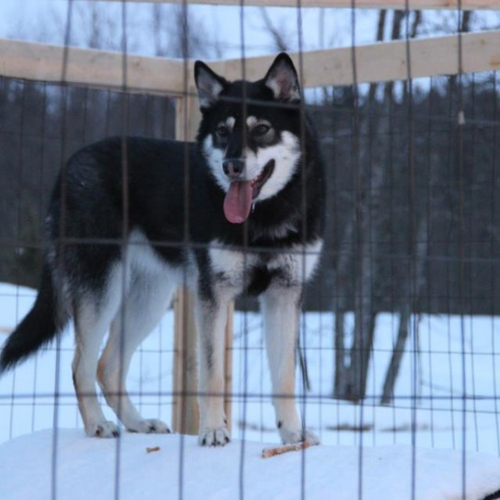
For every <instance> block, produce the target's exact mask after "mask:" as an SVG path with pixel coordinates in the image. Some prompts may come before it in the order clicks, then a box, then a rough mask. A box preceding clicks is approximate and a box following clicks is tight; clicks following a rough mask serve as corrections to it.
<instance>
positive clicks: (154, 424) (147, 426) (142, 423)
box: [127, 418, 170, 434]
mask: <svg viewBox="0 0 500 500" xmlns="http://www.w3.org/2000/svg"><path fill="white" fill-rule="evenodd" d="M127 430H128V431H129V432H140V433H142V434H169V433H170V429H169V428H168V425H167V424H166V423H165V422H163V421H161V420H158V419H156V418H148V419H143V420H138V421H137V422H134V423H133V424H131V425H127Z"/></svg>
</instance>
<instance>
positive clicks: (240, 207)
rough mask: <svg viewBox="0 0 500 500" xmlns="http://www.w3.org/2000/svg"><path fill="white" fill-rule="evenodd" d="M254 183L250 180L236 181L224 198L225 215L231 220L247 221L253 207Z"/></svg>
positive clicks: (234, 222)
mask: <svg viewBox="0 0 500 500" xmlns="http://www.w3.org/2000/svg"><path fill="white" fill-rule="evenodd" d="M252 194H253V193H252V184H251V182H250V181H234V182H231V185H230V186H229V191H228V192H227V194H226V198H225V200H224V215H225V216H226V219H227V220H228V221H229V222H232V223H233V224H241V223H242V222H245V221H246V220H247V218H248V215H249V214H250V209H251V208H252Z"/></svg>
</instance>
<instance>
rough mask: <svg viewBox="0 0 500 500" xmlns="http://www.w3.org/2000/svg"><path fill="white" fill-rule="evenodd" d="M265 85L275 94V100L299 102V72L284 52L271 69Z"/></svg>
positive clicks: (265, 79)
mask: <svg viewBox="0 0 500 500" xmlns="http://www.w3.org/2000/svg"><path fill="white" fill-rule="evenodd" d="M264 83H265V84H266V86H267V87H269V88H270V89H271V90H272V91H273V94H274V98H275V99H278V100H280V101H286V102H299V101H300V99H301V96H300V85H299V79H298V77H297V71H295V66H294V65H293V62H292V60H291V59H290V56H289V55H288V54H285V53H284V52H282V53H281V54H280V55H279V56H278V57H276V59H275V60H274V62H273V64H272V65H271V67H270V68H269V71H268V72H267V75H266V76H265V78H264Z"/></svg>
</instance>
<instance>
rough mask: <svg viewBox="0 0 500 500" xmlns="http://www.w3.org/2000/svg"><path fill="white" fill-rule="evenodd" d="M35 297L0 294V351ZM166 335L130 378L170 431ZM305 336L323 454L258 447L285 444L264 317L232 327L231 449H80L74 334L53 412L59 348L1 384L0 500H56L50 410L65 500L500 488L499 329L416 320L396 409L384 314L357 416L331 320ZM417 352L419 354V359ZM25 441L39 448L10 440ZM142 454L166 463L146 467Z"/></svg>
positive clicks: (151, 344) (149, 345) (145, 408)
mask: <svg viewBox="0 0 500 500" xmlns="http://www.w3.org/2000/svg"><path fill="white" fill-rule="evenodd" d="M33 297H34V294H33V291H31V290H28V289H23V288H16V287H13V286H10V285H0V342H2V337H4V338H6V334H7V332H8V331H10V330H11V329H12V328H13V327H14V326H15V324H16V323H17V321H18V320H19V319H20V318H21V317H22V315H23V314H24V313H25V312H26V311H27V309H28V308H29V307H30V304H31V303H32V301H33ZM172 322H173V316H172V314H171V313H167V314H166V316H165V318H164V319H163V321H162V323H161V324H160V326H159V327H158V329H157V330H156V331H155V332H154V333H153V334H152V335H151V336H150V337H149V338H148V339H147V340H146V341H145V342H144V344H143V346H142V348H141V350H140V352H138V353H137V354H136V357H135V359H134V361H133V366H132V368H131V371H130V376H129V386H130V390H131V391H132V392H133V393H134V399H135V401H136V402H137V404H138V406H139V407H140V408H141V410H142V412H143V413H144V415H145V416H148V417H159V418H162V419H164V420H165V421H167V422H168V423H170V422H171V415H170V414H171V396H170V391H171V387H172ZM303 328H304V336H303V337H304V338H305V339H306V343H305V347H306V353H307V363H308V369H309V375H310V380H311V391H310V392H309V393H307V394H303V391H302V389H301V383H300V377H298V382H297V386H298V391H299V394H301V399H300V400H301V409H302V411H303V413H304V416H305V419H306V423H307V427H309V428H311V429H312V430H314V431H315V432H316V433H318V434H319V435H320V437H321V440H322V443H323V446H321V447H318V448H314V449H312V448H311V449H308V450H306V452H304V453H301V452H299V453H289V454H287V455H283V456H280V457H274V458H272V459H267V460H263V459H262V458H260V451H261V449H262V448H263V447H264V445H263V444H262V443H277V442H278V435H277V433H276V431H275V429H274V415H273V410H272V406H271V403H270V384H269V377H268V373H267V366H266V359H265V352H264V350H263V338H262V325H261V319H260V316H259V315H258V314H246V315H243V314H238V315H237V316H236V318H235V343H234V353H233V360H234V365H233V366H234V373H233V376H234V386H233V392H234V403H233V439H234V440H235V441H234V442H233V443H232V445H230V446H228V447H226V448H224V449H223V450H204V449H200V448H198V447H197V445H196V444H195V439H194V438H191V437H186V438H180V437H179V436H135V435H129V434H124V435H123V437H122V439H120V440H119V441H118V444H117V442H114V441H105V442H104V441H99V440H92V439H87V438H85V437H84V436H83V432H82V430H81V429H82V425H81V420H80V417H79V415H78V411H77V408H76V399H75V396H74V392H73V387H72V382H71V374H70V364H71V358H72V345H73V340H72V332H66V333H65V335H64V336H63V337H62V338H61V344H60V347H59V350H60V365H61V377H60V378H59V381H58V386H57V390H58V393H59V399H58V401H57V406H55V400H54V392H55V388H56V387H55V371H56V353H55V348H54V347H55V346H50V347H49V349H47V350H46V351H45V352H43V353H40V355H38V356H37V357H36V358H34V359H31V360H29V361H27V362H26V363H25V364H23V365H21V366H20V367H19V368H18V369H17V370H15V371H14V372H12V373H9V374H7V375H5V376H4V377H2V378H1V379H0V422H1V424H0V443H2V442H4V444H3V445H0V499H3V498H8V499H9V500H10V499H11V498H19V499H21V498H23V499H24V498H30V499H38V498H39V499H42V498H50V488H51V484H52V483H51V481H52V478H53V475H52V473H51V471H52V464H53V462H52V458H51V457H52V456H53V454H52V443H53V437H52V432H51V431H50V430H42V429H51V428H52V427H53V422H54V408H55V407H56V408H57V411H56V415H57V423H58V427H59V428H60V429H62V430H61V431H60V432H59V433H58V434H57V436H58V437H57V443H58V447H57V453H56V455H55V456H56V458H57V467H56V469H55V470H56V472H57V475H56V483H57V488H58V489H57V495H58V496H57V498H63V499H64V498H70V497H69V496H67V494H66V492H70V491H72V492H73V495H72V496H71V498H99V499H100V498H103V499H104V498H110V497H111V496H112V494H113V491H114V488H116V487H119V488H120V490H119V493H120V498H138V496H139V493H138V492H139V491H141V492H147V493H146V498H149V497H151V498H156V497H157V496H158V497H162V498H163V497H164V498H177V497H179V488H182V493H183V495H184V498H188V499H190V498H201V496H199V495H200V494H201V493H202V497H203V498H218V499H219V498H221V499H225V498H228V499H229V498H238V497H239V496H240V492H241V491H243V493H244V496H245V498H257V497H261V498H283V499H289V498H300V495H301V491H302V489H301V488H302V485H303V487H304V488H305V490H304V493H305V495H306V496H305V497H306V498H308V499H309V498H314V499H315V498H335V499H343V498H346V499H353V498H359V494H360V492H362V498H367V499H373V500H378V499H379V498H384V499H386V498H394V499H396V498H398V499H404V498H419V499H425V500H430V499H433V498H436V499H438V498H440V499H441V498H443V499H444V498H450V499H451V498H457V499H458V498H467V499H471V500H472V499H479V498H483V497H484V496H485V495H486V494H488V493H492V492H493V491H496V490H498V489H500V459H499V458H498V457H499V455H500V432H499V429H500V418H499V417H500V414H499V411H498V404H499V401H498V391H497V386H498V383H499V381H500V359H498V357H499V355H500V349H499V348H498V347H496V343H497V344H498V342H499V340H498V339H500V337H499V335H500V321H499V320H498V319H497V318H491V317H484V318H478V317H473V318H471V317H466V318H460V317H453V316H443V317H438V316H424V317H422V318H421V319H420V321H419V323H418V329H416V331H414V332H413V333H414V334H415V335H417V337H414V339H415V338H417V340H415V341H414V339H410V341H409V344H408V347H409V350H408V352H407V353H406V354H405V357H404V362H403V365H402V368H401V376H400V378H399V379H398V382H397V385H396V402H395V404H394V405H393V406H390V407H382V406H379V405H378V401H379V398H380V392H381V387H382V383H383V378H384V375H385V371H386V369H387V364H388V361H389V357H390V352H391V348H392V345H393V342H394V336H395V332H396V330H397V318H395V317H394V316H392V315H389V314H385V315H380V316H379V318H378V320H377V330H376V342H375V350H374V353H375V354H374V358H373V360H372V363H371V365H370V366H371V367H370V378H369V384H368V394H369V397H368V399H367V401H366V403H365V404H363V405H361V406H357V405H351V404H347V403H342V402H339V401H335V400H333V399H332V398H331V391H332V382H333V359H334V352H333V317H332V315H331V314H327V313H323V314H317V313H314V314H313V313H309V314H307V315H306V316H305V318H304V321H303ZM414 330H415V329H414ZM495 338H496V339H497V340H495ZM413 346H417V348H418V355H415V354H412V352H411V351H412V348H413ZM462 396H465V397H462ZM243 403H244V404H243ZM108 417H109V418H113V416H112V414H111V413H108ZM75 429H76V430H75ZM412 429H414V430H415V432H412ZM40 430H42V431H40ZM36 431H40V432H36ZM32 433H34V434H32ZM24 434H31V435H28V436H23V437H20V438H18V439H13V438H15V437H17V436H21V435H24ZM393 445H396V446H393ZM148 446H160V451H159V452H156V453H151V454H148V453H146V451H145V449H146V447H148ZM464 449H465V450H467V454H465V453H463V452H462V451H461V450H464ZM453 450H454V451H453ZM413 452H414V453H415V454H413ZM476 452H479V453H476ZM117 456H118V457H119V460H118V462H117V461H116V460H115V458H116V457H117ZM115 463H118V464H119V468H118V469H117V468H116V467H117V466H116V465H115ZM464 470H465V471H466V474H465V475H464ZM16 471H17V472H16ZM23 471H29V475H27V474H26V473H23ZM35 477H36V478H37V479H36V481H35ZM117 477H119V481H118V482H117V481H116V478H117ZM464 477H465V482H464V481H463V478H464ZM28 478H29V480H27V479H28ZM89 478H92V481H89V480H88V479H89ZM273 478H275V479H273ZM39 479H40V481H41V482H40V483H37V481H38V480H39ZM36 484H40V487H39V488H38V487H35V486H34V485H36ZM75 485H76V487H75ZM117 485H118V486H117ZM464 485H465V486H464ZM413 486H415V490H414V491H415V497H412V496H411V491H412V490H413ZM464 487H465V488H466V490H465V491H467V496H466V497H463V496H462V492H463V491H464V489H463V488H464ZM2 490H3V491H2ZM94 492H100V493H99V495H94ZM200 492H201V493H200ZM2 493H3V494H2ZM333 493H334V494H333ZM149 494H150V496H149ZM68 495H69V493H68ZM75 495H77V496H75ZM78 495H80V496H78ZM392 495H394V496H392Z"/></svg>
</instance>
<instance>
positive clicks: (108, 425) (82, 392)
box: [72, 296, 119, 437]
mask: <svg viewBox="0 0 500 500" xmlns="http://www.w3.org/2000/svg"><path fill="white" fill-rule="evenodd" d="M118 307H119V300H118V299H117V298H116V297H111V296H110V297H108V298H107V300H105V302H104V304H98V303H96V302H95V301H91V300H85V299H84V300H80V301H79V305H78V307H77V309H76V311H75V338H76V349H75V356H74V358H73V365H72V368H73V383H74V385H75V390H76V394H77V398H78V407H79V409H80V413H81V415H82V419H83V423H84V426H85V432H86V433H87V435H89V436H91V437H94V436H95V437H116V436H118V427H117V426H116V424H115V423H114V422H110V421H107V420H106V418H105V416H104V413H103V412H102V409H101V407H100V405H99V402H98V401H97V393H96V372H97V360H98V357H99V349H100V347H101V343H102V340H103V338H104V335H105V334H106V331H107V330H108V328H109V325H110V323H111V320H112V318H113V316H114V315H115V314H116V310H117V309H118Z"/></svg>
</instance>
